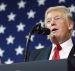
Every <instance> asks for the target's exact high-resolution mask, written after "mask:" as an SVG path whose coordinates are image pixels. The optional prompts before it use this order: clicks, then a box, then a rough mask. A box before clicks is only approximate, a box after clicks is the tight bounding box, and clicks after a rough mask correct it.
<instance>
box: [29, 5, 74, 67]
mask: <svg viewBox="0 0 75 71" xmlns="http://www.w3.org/2000/svg"><path fill="white" fill-rule="evenodd" d="M73 25H74V23H73V17H72V14H71V12H70V10H69V9H68V8H66V7H64V6H56V7H50V8H49V9H47V11H46V13H45V26H46V27H47V28H49V29H50V31H51V33H50V35H48V37H49V39H50V41H51V42H52V47H50V48H42V49H39V50H34V51H32V52H31V54H30V56H29V61H35V60H54V59H56V60H59V59H68V61H69V63H70V64H71V66H72V65H73V66H74V67H75V42H74V41H73V40H72V31H73ZM57 46H58V48H56V47H57ZM56 49H59V51H58V50H56ZM55 53H56V55H55Z"/></svg>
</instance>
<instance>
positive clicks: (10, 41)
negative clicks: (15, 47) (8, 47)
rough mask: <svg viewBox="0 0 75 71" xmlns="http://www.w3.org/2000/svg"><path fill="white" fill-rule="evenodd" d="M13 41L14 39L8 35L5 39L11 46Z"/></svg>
mask: <svg viewBox="0 0 75 71" xmlns="http://www.w3.org/2000/svg"><path fill="white" fill-rule="evenodd" d="M14 39H15V37H13V36H12V35H10V36H9V37H8V38H6V40H7V44H13V43H14Z"/></svg>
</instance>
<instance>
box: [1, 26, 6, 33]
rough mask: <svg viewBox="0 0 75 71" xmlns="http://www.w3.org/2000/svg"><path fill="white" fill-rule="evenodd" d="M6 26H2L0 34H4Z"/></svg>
mask: <svg viewBox="0 0 75 71" xmlns="http://www.w3.org/2000/svg"><path fill="white" fill-rule="evenodd" d="M5 29H6V27H4V26H3V25H1V26H0V34H4V32H5Z"/></svg>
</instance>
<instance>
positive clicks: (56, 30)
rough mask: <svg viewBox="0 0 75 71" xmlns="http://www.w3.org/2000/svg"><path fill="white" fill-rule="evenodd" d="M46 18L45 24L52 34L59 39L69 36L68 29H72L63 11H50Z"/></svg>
mask: <svg viewBox="0 0 75 71" xmlns="http://www.w3.org/2000/svg"><path fill="white" fill-rule="evenodd" d="M46 18H47V19H46V24H45V25H46V27H47V28H49V29H50V31H51V33H52V34H53V35H55V36H56V37H57V38H61V39H65V38H67V37H68V36H69V33H70V32H69V30H70V29H72V24H71V22H70V21H69V19H68V18H67V16H66V15H65V14H64V13H63V12H59V11H53V12H50V13H48V15H47V17H46Z"/></svg>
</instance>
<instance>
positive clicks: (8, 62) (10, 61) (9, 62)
mask: <svg viewBox="0 0 75 71" xmlns="http://www.w3.org/2000/svg"><path fill="white" fill-rule="evenodd" d="M4 63H5V64H12V63H14V62H13V61H12V60H11V59H10V58H8V60H7V61H5V62H4Z"/></svg>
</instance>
